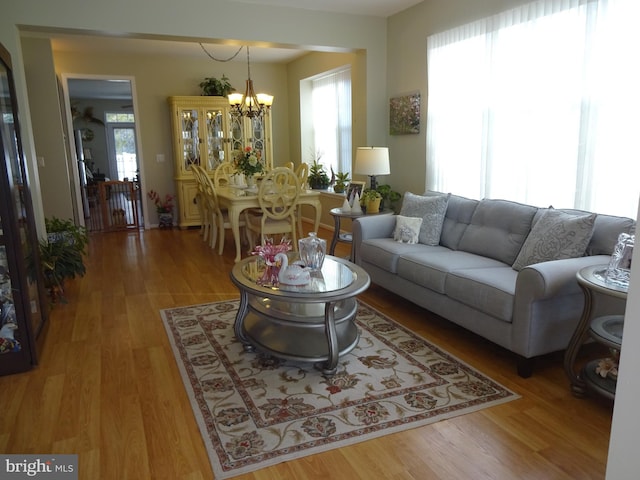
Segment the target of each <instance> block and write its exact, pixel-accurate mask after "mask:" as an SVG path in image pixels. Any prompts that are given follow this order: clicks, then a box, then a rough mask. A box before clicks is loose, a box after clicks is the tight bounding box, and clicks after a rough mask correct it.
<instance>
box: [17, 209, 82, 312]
mask: <svg viewBox="0 0 640 480" xmlns="http://www.w3.org/2000/svg"><path fill="white" fill-rule="evenodd" d="M45 226H46V229H47V237H46V238H44V239H42V240H40V242H39V253H40V267H41V269H42V274H43V277H44V282H45V285H44V286H45V288H46V289H47V292H48V293H49V297H50V298H51V303H57V302H58V301H64V300H65V298H64V281H65V280H66V279H68V278H75V277H76V275H78V276H83V275H84V274H85V272H86V267H85V265H84V258H83V255H84V253H85V248H86V246H87V244H88V243H89V235H88V233H87V229H86V228H85V227H83V226H78V225H76V224H74V223H73V221H72V220H70V219H69V220H61V219H59V218H56V217H53V218H47V219H45ZM28 264H29V269H30V275H31V277H32V278H35V277H36V274H35V268H36V267H35V263H34V259H33V256H29V258H28Z"/></svg>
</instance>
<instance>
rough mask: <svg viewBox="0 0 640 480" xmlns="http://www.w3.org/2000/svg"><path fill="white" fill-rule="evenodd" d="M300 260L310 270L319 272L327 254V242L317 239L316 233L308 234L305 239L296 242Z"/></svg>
mask: <svg viewBox="0 0 640 480" xmlns="http://www.w3.org/2000/svg"><path fill="white" fill-rule="evenodd" d="M298 251H299V252H300V260H301V261H302V263H303V264H304V265H305V266H306V267H309V268H311V269H312V270H320V269H321V268H322V263H323V262H324V256H325V255H326V252H327V241H326V240H323V239H322V238H318V234H317V233H316V232H310V233H309V236H308V237H306V238H301V239H300V240H298Z"/></svg>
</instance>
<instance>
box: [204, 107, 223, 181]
mask: <svg viewBox="0 0 640 480" xmlns="http://www.w3.org/2000/svg"><path fill="white" fill-rule="evenodd" d="M222 119H223V116H222V110H219V109H217V110H207V164H206V166H205V168H206V169H207V170H211V171H212V170H214V169H215V168H216V167H217V166H218V165H220V163H222V162H224V161H225V158H224V142H225V138H224V137H225V135H224V125H223V122H222Z"/></svg>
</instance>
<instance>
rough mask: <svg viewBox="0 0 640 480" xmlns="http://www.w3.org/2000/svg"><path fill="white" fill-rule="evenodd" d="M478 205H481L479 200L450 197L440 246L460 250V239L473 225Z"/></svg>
mask: <svg viewBox="0 0 640 480" xmlns="http://www.w3.org/2000/svg"><path fill="white" fill-rule="evenodd" d="M478 203H480V202H479V201H478V200H473V199H471V198H466V197H461V196H459V195H450V196H449V203H448V204H447V213H446V214H445V216H444V223H443V224H442V233H441V234H440V245H442V246H443V247H447V248H450V249H451V250H458V245H459V244H460V239H461V238H462V235H463V234H464V232H465V230H466V229H467V226H468V225H469V224H470V223H471V218H472V217H473V212H475V210H476V207H477V206H478Z"/></svg>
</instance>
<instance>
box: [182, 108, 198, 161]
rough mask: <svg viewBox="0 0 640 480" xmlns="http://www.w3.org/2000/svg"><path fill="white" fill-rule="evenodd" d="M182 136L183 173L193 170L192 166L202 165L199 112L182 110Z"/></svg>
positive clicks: (189, 109)
mask: <svg viewBox="0 0 640 480" xmlns="http://www.w3.org/2000/svg"><path fill="white" fill-rule="evenodd" d="M178 115H179V117H180V135H181V137H182V138H181V145H182V166H181V170H182V172H183V173H184V172H188V171H190V170H191V165H192V164H195V165H200V136H199V134H198V110H195V109H191V108H188V109H181V110H180V111H179V112H178Z"/></svg>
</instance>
